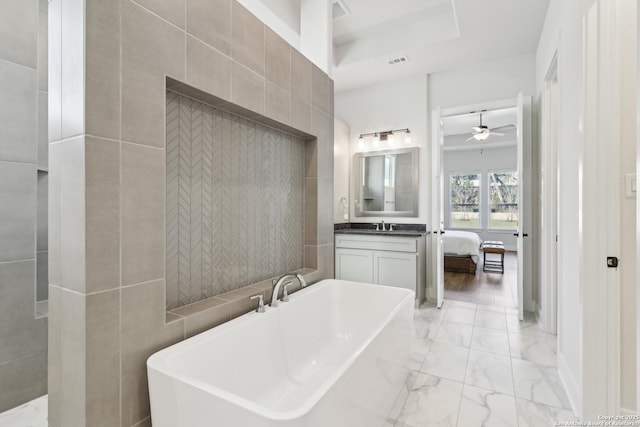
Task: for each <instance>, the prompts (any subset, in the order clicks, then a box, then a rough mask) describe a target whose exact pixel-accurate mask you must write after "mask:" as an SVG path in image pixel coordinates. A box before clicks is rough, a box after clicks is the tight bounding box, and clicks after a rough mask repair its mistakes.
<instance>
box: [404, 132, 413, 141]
mask: <svg viewBox="0 0 640 427" xmlns="http://www.w3.org/2000/svg"><path fill="white" fill-rule="evenodd" d="M404 143H405V144H411V131H410V130H409V129H407V130H406V131H405V132H404Z"/></svg>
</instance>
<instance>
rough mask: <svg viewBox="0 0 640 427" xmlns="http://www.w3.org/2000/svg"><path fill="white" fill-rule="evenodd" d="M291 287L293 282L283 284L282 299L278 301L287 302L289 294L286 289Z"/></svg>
mask: <svg viewBox="0 0 640 427" xmlns="http://www.w3.org/2000/svg"><path fill="white" fill-rule="evenodd" d="M291 285H293V282H289V283H285V284H284V286H283V287H282V298H281V299H280V301H282V302H289V292H288V291H287V288H288V287H289V286H291Z"/></svg>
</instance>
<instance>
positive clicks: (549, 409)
mask: <svg viewBox="0 0 640 427" xmlns="http://www.w3.org/2000/svg"><path fill="white" fill-rule="evenodd" d="M516 408H517V411H518V426H519V427H540V426H553V425H556V422H557V421H563V422H568V421H578V419H577V418H576V417H575V416H574V415H573V413H572V412H571V411H569V410H566V409H561V408H556V407H555V406H549V405H544V404H542V403H537V402H532V401H530V400H525V399H520V398H516Z"/></svg>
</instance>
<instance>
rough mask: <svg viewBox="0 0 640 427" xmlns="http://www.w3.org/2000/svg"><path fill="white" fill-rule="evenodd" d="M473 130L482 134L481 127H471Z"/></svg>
mask: <svg viewBox="0 0 640 427" xmlns="http://www.w3.org/2000/svg"><path fill="white" fill-rule="evenodd" d="M471 129H473V131H474V132H476V133H479V132H482V128H481V127H480V126H473V127H471Z"/></svg>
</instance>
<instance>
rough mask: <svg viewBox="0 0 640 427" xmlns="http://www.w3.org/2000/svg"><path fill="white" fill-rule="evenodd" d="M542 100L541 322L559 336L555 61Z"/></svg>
mask: <svg viewBox="0 0 640 427" xmlns="http://www.w3.org/2000/svg"><path fill="white" fill-rule="evenodd" d="M543 85H544V86H543V88H542V96H541V110H542V111H541V116H542V117H541V119H542V120H541V137H542V138H541V141H540V142H541V144H540V145H541V153H540V160H541V163H540V166H541V170H540V174H541V176H540V178H541V180H542V181H541V183H542V185H541V187H542V188H541V189H540V190H541V195H542V200H541V202H542V203H541V211H540V254H539V257H540V258H539V259H540V281H539V285H540V304H541V306H540V319H541V320H542V324H543V328H544V331H545V332H546V333H549V334H554V335H555V334H556V333H557V330H558V329H557V307H558V303H557V297H558V286H557V265H558V254H559V252H558V250H557V245H558V228H557V225H558V176H559V170H558V149H557V145H558V143H559V142H560V141H559V138H558V123H559V121H560V120H561V119H560V118H559V114H560V111H559V110H560V109H559V108H558V101H559V98H558V95H559V92H558V65H557V53H556V55H555V56H554V59H553V60H552V61H551V65H550V66H549V69H548V71H547V75H546V77H545V80H544V83H543Z"/></svg>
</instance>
